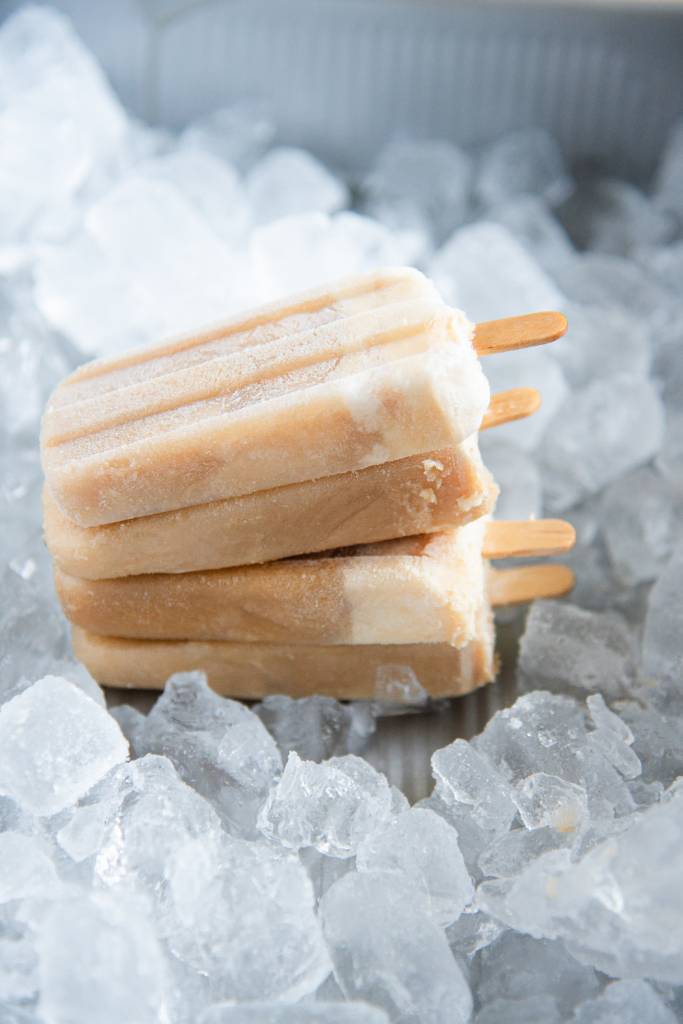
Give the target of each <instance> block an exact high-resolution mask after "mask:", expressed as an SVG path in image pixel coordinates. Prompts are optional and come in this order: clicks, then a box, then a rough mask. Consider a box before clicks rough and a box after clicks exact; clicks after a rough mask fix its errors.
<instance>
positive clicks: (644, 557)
mask: <svg viewBox="0 0 683 1024" xmlns="http://www.w3.org/2000/svg"><path fill="white" fill-rule="evenodd" d="M677 504H678V499H677V495H676V493H675V491H674V489H673V487H672V485H671V484H670V482H669V481H668V480H666V479H665V478H664V477H662V476H661V475H660V474H659V473H658V472H657V471H656V470H654V469H651V468H649V467H644V468H641V469H637V470H635V472H633V473H629V474H628V475H627V476H624V477H622V478H621V479H620V480H617V481H615V482H614V483H613V484H612V485H611V486H610V487H609V488H608V489H607V490H606V491H605V493H604V495H603V498H602V502H601V507H600V513H601V518H602V522H603V528H602V532H603V537H604V540H605V544H606V545H607V550H608V552H609V556H610V559H611V561H612V565H613V566H614V571H615V574H616V575H617V577H618V578H619V579H620V580H622V581H623V582H624V583H625V584H627V585H629V586H634V585H635V584H637V583H643V582H644V581H648V580H653V579H655V578H656V577H657V576H658V575H659V573H660V572H661V571H662V569H663V568H664V566H665V565H666V563H667V560H668V559H669V557H670V556H671V554H672V552H673V548H674V543H675V540H676V537H677V536H678V533H679V530H680V527H681V518H680V514H679V510H678V508H677Z"/></svg>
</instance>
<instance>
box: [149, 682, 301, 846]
mask: <svg viewBox="0 0 683 1024" xmlns="http://www.w3.org/2000/svg"><path fill="white" fill-rule="evenodd" d="M138 746H139V749H140V751H141V752H143V753H150V754H163V755H165V756H166V757H168V758H169V759H170V760H171V761H172V762H173V764H174V765H175V767H176V769H177V770H178V774H179V775H180V777H181V778H182V779H184V780H185V782H187V783H188V784H189V785H190V786H192V787H193V788H194V789H196V790H197V792H199V793H201V794H202V796H204V797H206V799H207V800H209V801H210V802H211V803H212V804H213V806H214V807H215V808H216V810H217V811H218V813H219V815H220V816H221V818H222V820H223V822H224V824H225V825H226V827H228V828H229V829H230V830H231V831H234V832H235V833H236V834H238V835H250V834H252V833H253V830H254V823H255V819H256V815H257V813H258V811H259V809H260V808H261V805H262V804H263V801H264V800H265V797H266V794H267V792H268V789H269V787H270V786H271V784H272V783H273V782H274V780H275V779H276V777H277V776H278V775H279V774H280V772H281V770H282V759H281V757H280V752H279V751H278V749H277V746H276V744H275V741H274V739H273V738H272V737H271V736H270V735H269V733H268V732H267V730H266V729H265V728H264V726H263V724H262V723H261V722H260V721H259V719H258V718H257V716H256V715H255V714H254V713H253V712H252V711H250V710H249V708H247V707H245V705H244V704H241V703H240V702H239V701H234V700H227V699H226V698H224V697H220V696H219V695H218V694H217V693H214V692H213V690H210V689H209V687H208V685H207V682H206V677H205V676H204V675H203V674H202V673H200V672H186V673H180V674H178V675H176V676H172V677H171V678H170V679H169V680H168V682H167V683H166V688H165V689H164V692H163V693H162V695H161V696H160V697H159V699H158V700H157V702H156V704H155V705H154V707H153V708H152V710H151V711H150V713H149V714H148V715H147V718H146V719H145V722H144V726H143V729H142V732H141V736H140V738H139V741H138Z"/></svg>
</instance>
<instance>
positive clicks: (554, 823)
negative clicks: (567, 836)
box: [513, 772, 588, 833]
mask: <svg viewBox="0 0 683 1024" xmlns="http://www.w3.org/2000/svg"><path fill="white" fill-rule="evenodd" d="M513 800H514V801H515V806H516V807H517V810H518V811H519V816H520V818H521V819H522V822H523V823H524V825H525V826H526V828H528V829H537V828H552V829H554V830H555V831H556V832H563V833H564V832H568V833H571V832H576V831H578V830H579V829H580V828H581V827H582V825H583V824H584V823H585V822H586V821H587V819H588V799H587V796H586V790H585V789H584V788H583V786H577V785H576V784H575V783H573V782H566V781H565V780H564V779H560V778H558V777H557V775H546V774H545V772H534V774H533V775H528V776H527V777H526V779H523V780H522V781H521V782H520V783H519V784H518V785H517V786H516V787H515V789H514V791H513Z"/></svg>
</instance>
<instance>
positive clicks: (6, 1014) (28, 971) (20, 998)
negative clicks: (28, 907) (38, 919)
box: [0, 904, 39, 1024]
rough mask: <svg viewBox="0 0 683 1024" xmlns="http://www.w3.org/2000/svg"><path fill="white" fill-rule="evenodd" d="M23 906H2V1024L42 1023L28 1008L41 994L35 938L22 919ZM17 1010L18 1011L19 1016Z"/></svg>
mask: <svg viewBox="0 0 683 1024" xmlns="http://www.w3.org/2000/svg"><path fill="white" fill-rule="evenodd" d="M19 906H20V905H19V904H5V906H3V907H0V1021H2V1024H39V1022H38V1019H37V1018H34V1017H33V1015H32V1014H31V1011H30V1010H29V1009H27V1007H29V1006H31V1005H32V1004H35V1000H36V996H37V994H38V984H39V982H38V956H37V952H36V945H35V935H34V932H33V929H32V928H31V926H30V925H28V924H27V923H26V922H25V921H22V920H21V919H20V917H19V916H18V915H19V914H20V913H21V911H20V910H19V909H18V908H19ZM13 1008H16V1016H14V1014H13V1012H12V1011H13ZM24 1014H25V1016H24ZM29 1014H30V1016H29Z"/></svg>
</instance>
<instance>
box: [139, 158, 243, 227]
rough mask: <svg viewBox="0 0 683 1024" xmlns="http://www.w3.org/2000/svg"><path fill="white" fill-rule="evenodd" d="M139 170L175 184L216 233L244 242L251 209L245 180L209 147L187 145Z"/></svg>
mask: <svg viewBox="0 0 683 1024" xmlns="http://www.w3.org/2000/svg"><path fill="white" fill-rule="evenodd" d="M138 171H139V173H140V174H142V175H144V176H145V177H149V178H152V179H154V180H158V181H167V182H169V183H170V184H171V185H173V186H175V188H177V189H178V190H179V191H180V192H181V193H182V194H183V196H184V197H185V198H186V199H187V200H188V201H189V202H190V203H191V204H192V206H194V207H195V209H196V210H197V211H198V212H199V213H200V214H201V215H202V217H204V219H205V220H206V222H207V224H209V225H210V226H211V227H212V228H213V230H214V231H215V232H216V234H218V235H220V236H221V237H222V238H225V239H227V241H228V242H232V243H239V242H241V241H243V238H244V235H245V233H246V231H247V229H248V227H249V218H250V211H249V206H248V203H247V197H246V194H245V191H244V188H243V187H242V183H241V181H240V179H239V177H238V175H237V172H236V171H235V170H234V169H233V168H232V167H231V166H230V164H227V163H225V161H224V160H221V159H219V158H218V157H217V156H213V155H212V154H211V153H210V152H208V151H207V150H204V149H201V148H199V147H195V146H186V147H184V148H181V149H176V150H174V151H172V152H170V153H164V154H163V155H161V156H157V157H155V158H154V159H153V160H148V161H146V162H145V163H143V164H140V165H139V166H138Z"/></svg>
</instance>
